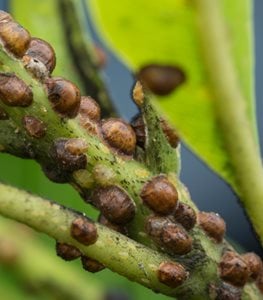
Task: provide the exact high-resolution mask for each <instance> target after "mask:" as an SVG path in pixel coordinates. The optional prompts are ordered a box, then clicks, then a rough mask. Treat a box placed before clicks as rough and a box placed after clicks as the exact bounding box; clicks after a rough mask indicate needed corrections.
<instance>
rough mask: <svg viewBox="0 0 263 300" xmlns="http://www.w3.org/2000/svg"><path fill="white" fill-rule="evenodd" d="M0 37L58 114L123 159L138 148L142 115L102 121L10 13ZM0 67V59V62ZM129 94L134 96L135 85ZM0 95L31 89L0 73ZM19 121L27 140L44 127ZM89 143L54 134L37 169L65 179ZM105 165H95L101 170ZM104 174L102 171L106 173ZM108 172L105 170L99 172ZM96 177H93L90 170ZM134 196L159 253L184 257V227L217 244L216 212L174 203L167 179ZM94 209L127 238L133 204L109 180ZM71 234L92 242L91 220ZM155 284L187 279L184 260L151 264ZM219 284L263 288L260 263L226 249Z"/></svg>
mask: <svg viewBox="0 0 263 300" xmlns="http://www.w3.org/2000/svg"><path fill="white" fill-rule="evenodd" d="M0 42H1V44H2V46H3V48H4V49H5V50H6V52H7V53H8V54H9V55H11V56H12V57H13V58H14V59H16V60H19V61H20V62H21V63H22V64H23V65H24V67H25V68H26V69H27V70H28V72H30V73H31V75H32V76H33V77H34V78H35V79H37V80H39V82H41V83H42V84H43V86H44V90H45V92H46V95H47V97H48V99H49V101H50V105H51V107H52V108H53V110H54V111H55V112H57V113H58V115H59V116H60V117H61V118H76V119H77V121H78V123H79V124H80V125H81V126H82V127H83V128H84V129H85V130H86V131H87V132H88V133H89V134H91V135H94V136H97V137H98V138H99V139H100V140H101V141H102V142H103V143H104V144H106V145H107V146H108V147H109V149H110V150H111V151H112V152H113V153H114V154H115V155H120V156H122V157H124V158H125V159H131V158H133V155H134V152H135V149H136V146H138V147H141V148H143V147H144V145H145V139H146V134H145V124H144V121H143V118H142V116H141V115H140V116H138V117H136V118H134V120H133V121H132V124H131V125H129V124H128V123H126V122H124V121H123V120H121V119H117V118H109V119H105V120H101V117H100V107H99V105H98V104H97V102H96V101H95V100H93V99H92V98H91V97H89V96H81V93H80V91H79V89H78V88H77V87H76V86H75V85H74V84H73V83H71V82H70V81H68V80H66V79H64V78H61V77H52V76H51V73H52V71H53V70H54V68H55V65H56V57H55V52H54V50H53V48H52V47H51V46H50V45H49V44H48V43H47V42H45V41H43V40H41V39H39V38H32V37H31V36H30V34H29V32H28V31H27V30H26V29H24V28H23V27H21V26H20V25H19V24H18V23H16V22H15V21H14V20H13V19H12V17H11V16H10V15H9V14H8V13H6V12H3V11H0ZM0 64H1V62H0ZM138 78H139V79H140V80H141V81H142V82H143V83H144V84H145V85H147V87H148V88H149V89H150V90H151V91H152V92H153V93H155V94H158V95H165V94H167V93H170V92H171V91H172V90H173V89H174V88H175V87H176V86H177V85H178V84H181V83H182V82H184V81H185V75H184V73H183V72H182V71H180V69H178V68H175V67H170V66H158V65H149V66H146V67H144V68H143V69H141V70H140V72H139V73H138ZM136 88H137V89H139V90H136V91H135V98H136V97H137V98H138V99H137V100H138V101H140V100H141V99H139V98H140V93H141V92H142V91H140V86H139V87H138V86H137V87H136ZM0 99H1V101H2V102H3V103H4V104H5V105H7V106H13V107H28V106H30V105H32V103H33V92H32V90H31V88H30V87H29V86H28V85H27V84H26V83H25V82H24V81H23V80H22V79H20V78H19V77H18V76H17V75H15V74H14V73H4V72H2V73H0ZM8 118H9V116H8V113H7V112H5V110H4V109H3V108H0V120H8ZM160 124H161V127H162V129H163V132H164V134H165V136H166V137H167V139H168V141H169V143H170V145H171V146H172V147H174V148H175V147H177V145H178V143H179V139H178V135H177V134H176V133H175V132H174V130H173V129H172V128H171V127H170V126H169V124H168V123H167V122H166V121H165V120H164V119H160ZM22 126H23V127H24V129H25V131H26V133H27V134H28V135H29V136H30V137H33V138H36V139H41V138H43V137H44V136H45V134H46V131H47V126H46V124H45V123H44V122H43V121H41V120H40V119H39V118H37V117H35V116H33V115H25V116H24V117H23V120H22ZM87 147H88V145H87V144H86V142H85V141H84V140H83V139H81V138H72V139H66V138H60V139H58V140H56V141H55V142H53V145H52V147H51V158H52V159H53V161H54V162H55V163H53V164H52V165H50V166H43V170H44V172H45V173H46V175H47V176H48V177H49V178H50V179H51V180H53V181H55V182H67V181H68V178H69V174H72V172H74V171H78V170H83V169H85V168H86V166H87V158H86V155H85V151H86V150H87ZM103 171H105V170H99V169H98V170H95V171H94V174H96V172H98V173H99V172H103ZM108 172H109V171H108ZM104 175H105V176H106V177H107V174H104ZM94 176H95V175H94ZM140 198H141V200H142V202H143V203H144V204H145V205H146V206H147V207H148V208H149V209H150V210H151V211H152V212H153V214H152V215H150V216H149V217H147V218H146V220H145V231H146V232H147V234H148V235H149V236H150V237H151V239H152V240H153V241H154V243H155V245H156V246H157V247H158V248H159V249H160V250H161V251H164V252H166V253H168V254H171V255H186V254H188V253H190V252H191V250H192V248H193V238H192V237H191V230H192V229H193V228H194V227H195V226H196V224H197V226H199V227H200V228H202V229H203V231H204V232H205V233H206V234H207V235H208V237H209V238H211V239H212V240H213V241H214V243H221V242H222V240H223V237H224V234H225V222H224V221H223V219H222V218H221V217H220V216H219V215H218V214H215V213H208V212H197V211H196V210H195V209H193V208H192V207H191V206H189V205H187V204H185V203H183V202H181V201H179V199H178V198H179V195H178V192H177V189H176V187H175V186H174V184H173V183H172V182H170V181H169V179H168V177H167V176H166V175H164V174H160V175H158V176H155V177H153V178H151V179H150V180H149V181H148V182H146V183H145V184H144V186H143V187H142V190H141V193H140ZM87 201H88V202H89V203H91V204H92V205H94V206H95V207H96V208H98V209H99V210H100V212H101V214H100V216H99V219H98V221H99V222H100V223H101V224H103V225H105V226H107V227H109V228H111V229H112V230H116V231H118V232H120V233H122V234H125V235H128V229H127V227H126V225H127V224H128V223H129V222H131V221H132V219H133V218H134V216H135V213H136V206H135V204H134V201H133V200H132V199H131V198H130V196H129V195H128V194H127V193H126V192H125V190H123V189H122V188H120V187H118V186H116V185H109V186H102V187H97V188H95V189H94V190H93V192H92V193H91V195H89V198H88V200H87ZM71 236H72V237H73V238H74V239H75V240H77V241H78V242H79V243H81V244H84V245H92V244H94V243H96V240H97V238H98V236H97V230H96V225H95V224H94V223H92V222H91V221H89V220H87V219H86V218H82V217H78V218H76V219H75V220H74V221H73V222H72V224H71ZM56 251H57V254H58V255H59V256H60V257H62V258H63V259H65V260H73V259H76V258H79V257H81V261H82V265H83V267H84V269H86V270H88V271H90V272H97V271H100V270H102V269H103V268H104V266H103V265H102V264H101V263H99V262H98V261H96V260H94V259H91V258H89V257H87V256H83V255H82V254H81V252H80V251H79V250H78V249H77V248H76V247H74V246H71V245H68V244H65V243H60V242H57V245H56ZM157 272H158V274H157V275H158V278H159V281H160V282H162V283H163V284H165V285H168V286H170V287H172V288H175V287H178V286H180V285H181V284H182V283H183V282H184V281H185V280H187V278H188V277H189V272H188V271H187V270H186V269H185V267H184V266H183V264H179V263H174V262H169V261H167V262H166V261H165V262H163V263H161V264H160V266H159V269H158V271H157ZM218 272H219V276H220V277H221V279H222V283H221V285H220V286H219V287H218V286H217V287H213V289H212V292H211V293H215V298H216V299H240V297H241V291H242V289H241V288H242V287H243V286H244V285H245V284H246V282H248V281H250V280H256V282H257V285H258V287H259V289H260V290H261V292H263V267H262V262H261V259H260V258H259V257H258V256H257V255H256V254H254V253H247V254H243V255H239V254H237V253H236V252H234V251H233V250H229V249H227V250H226V251H225V252H224V253H223V255H222V259H221V262H220V263H219V266H218Z"/></svg>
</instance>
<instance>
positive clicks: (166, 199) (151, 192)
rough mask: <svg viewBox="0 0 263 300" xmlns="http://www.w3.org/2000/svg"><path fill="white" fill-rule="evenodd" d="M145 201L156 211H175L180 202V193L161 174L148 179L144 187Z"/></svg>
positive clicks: (168, 212) (169, 212)
mask: <svg viewBox="0 0 263 300" xmlns="http://www.w3.org/2000/svg"><path fill="white" fill-rule="evenodd" d="M141 198H142V200H143V202H144V203H145V204H146V205H147V206H148V207H149V208H151V209H152V210H153V211H155V212H156V213H159V214H162V215H168V214H171V213H173V211H174V210H175V208H176V205H177V202H178V193H177V190H176V188H175V187H174V185H173V184H172V183H171V182H170V181H169V180H168V179H167V178H166V177H165V176H164V175H159V176H156V177H154V178H152V179H151V180H150V181H148V182H147V183H146V184H145V185H144V186H143V188H142V191H141Z"/></svg>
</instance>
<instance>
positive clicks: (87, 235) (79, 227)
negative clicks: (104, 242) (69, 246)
mask: <svg viewBox="0 0 263 300" xmlns="http://www.w3.org/2000/svg"><path fill="white" fill-rule="evenodd" d="M70 233H71V236H72V237H73V238H74V239H75V240H77V241H78V242H79V243H81V244H83V245H86V246H88V245H92V244H94V243H95V242H96V241H97V238H98V234H97V229H96V226H95V225H94V224H93V223H92V222H90V221H88V220H87V219H85V218H81V217H79V218H76V219H75V220H74V221H73V222H72V223H71V228H70Z"/></svg>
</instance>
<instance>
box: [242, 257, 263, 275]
mask: <svg viewBox="0 0 263 300" xmlns="http://www.w3.org/2000/svg"><path fill="white" fill-rule="evenodd" d="M241 257H242V258H243V259H244V261H245V262H246V264H247V266H248V271H249V276H250V277H251V278H252V279H256V278H257V277H258V276H259V274H260V272H261V271H262V270H263V264H262V261H261V259H260V257H259V256H258V255H256V254H255V253H253V252H249V253H245V254H243V255H241Z"/></svg>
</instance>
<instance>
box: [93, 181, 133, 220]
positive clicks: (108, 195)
mask: <svg viewBox="0 0 263 300" xmlns="http://www.w3.org/2000/svg"><path fill="white" fill-rule="evenodd" d="M92 203H93V204H94V205H95V206H96V207H97V208H98V209H99V210H100V211H101V212H102V214H103V215H104V216H105V217H106V218H107V219H108V220H109V221H111V222H113V223H116V224H126V223H128V222H130V221H131V220H132V219H133V217H134V215H135V205H134V203H133V201H132V200H131V199H130V197H129V196H128V195H127V194H126V193H125V192H124V191H123V190H122V189H120V188H119V187H117V186H108V187H104V188H99V189H97V190H95V192H94V193H93V196H92Z"/></svg>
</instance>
